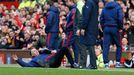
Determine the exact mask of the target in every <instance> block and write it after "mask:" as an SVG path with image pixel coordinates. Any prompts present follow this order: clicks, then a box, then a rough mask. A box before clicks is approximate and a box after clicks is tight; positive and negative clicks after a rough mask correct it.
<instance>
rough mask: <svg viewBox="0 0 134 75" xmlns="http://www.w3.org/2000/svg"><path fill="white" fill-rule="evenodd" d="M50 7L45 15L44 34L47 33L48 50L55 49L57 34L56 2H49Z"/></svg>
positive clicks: (53, 0)
mask: <svg viewBox="0 0 134 75" xmlns="http://www.w3.org/2000/svg"><path fill="white" fill-rule="evenodd" d="M51 4H52V5H51V7H50V9H49V10H48V13H47V23H46V28H45V32H46V33H47V47H48V49H51V50H54V49H57V40H58V32H59V10H58V3H57V1H56V0H52V1H51Z"/></svg>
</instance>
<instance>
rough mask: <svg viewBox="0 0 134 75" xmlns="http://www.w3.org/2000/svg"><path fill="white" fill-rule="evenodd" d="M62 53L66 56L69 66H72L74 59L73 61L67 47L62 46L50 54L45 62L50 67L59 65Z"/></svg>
mask: <svg viewBox="0 0 134 75" xmlns="http://www.w3.org/2000/svg"><path fill="white" fill-rule="evenodd" d="M64 55H65V56H66V57H67V59H68V61H69V63H70V64H71V66H73V64H74V61H73V58H72V56H71V53H70V51H69V49H68V48H66V47H63V48H61V49H60V50H59V51H58V52H57V53H56V54H55V55H54V56H52V57H51V58H50V59H48V61H47V63H48V64H49V67H51V68H57V67H59V66H60V65H61V61H62V59H63V57H64Z"/></svg>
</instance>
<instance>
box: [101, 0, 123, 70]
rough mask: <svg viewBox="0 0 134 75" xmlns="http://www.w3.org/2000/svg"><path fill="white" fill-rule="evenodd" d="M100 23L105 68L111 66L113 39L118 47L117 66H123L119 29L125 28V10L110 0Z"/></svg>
mask: <svg viewBox="0 0 134 75" xmlns="http://www.w3.org/2000/svg"><path fill="white" fill-rule="evenodd" d="M100 23H101V26H102V28H103V33H104V42H103V43H104V44H103V48H104V49H103V59H104V63H105V68H109V59H108V53H109V47H110V43H111V41H110V40H112V41H113V42H114V43H115V44H116V47H117V50H116V65H115V67H116V68H119V67H121V65H120V60H121V53H122V50H121V43H120V33H119V31H120V30H122V28H123V12H122V9H121V7H120V5H119V4H118V3H116V2H114V1H113V0H111V1H110V2H108V3H107V4H106V6H105V8H104V9H103V11H102V13H101V17H100Z"/></svg>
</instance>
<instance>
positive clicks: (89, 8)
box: [80, 2, 92, 29]
mask: <svg viewBox="0 0 134 75" xmlns="http://www.w3.org/2000/svg"><path fill="white" fill-rule="evenodd" d="M91 11H92V4H91V3H90V4H88V2H87V3H86V4H85V6H84V7H83V24H82V26H80V29H85V28H87V25H88V22H89V19H90V13H91Z"/></svg>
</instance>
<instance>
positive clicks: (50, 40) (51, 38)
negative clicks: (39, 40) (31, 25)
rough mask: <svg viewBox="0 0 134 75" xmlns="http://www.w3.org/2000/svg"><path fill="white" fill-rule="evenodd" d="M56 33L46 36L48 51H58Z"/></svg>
mask: <svg viewBox="0 0 134 75" xmlns="http://www.w3.org/2000/svg"><path fill="white" fill-rule="evenodd" d="M57 43H58V33H48V34H47V48H48V49H50V50H54V49H58V45H57Z"/></svg>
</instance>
